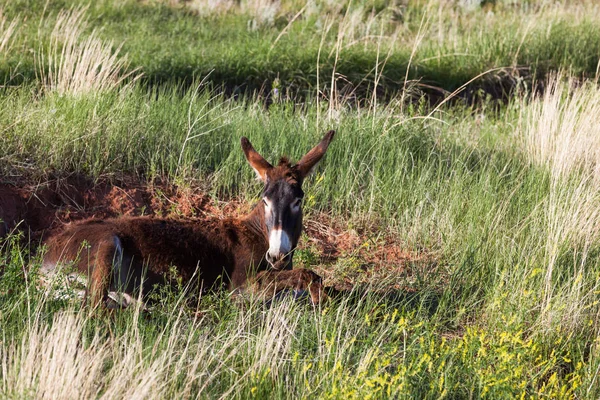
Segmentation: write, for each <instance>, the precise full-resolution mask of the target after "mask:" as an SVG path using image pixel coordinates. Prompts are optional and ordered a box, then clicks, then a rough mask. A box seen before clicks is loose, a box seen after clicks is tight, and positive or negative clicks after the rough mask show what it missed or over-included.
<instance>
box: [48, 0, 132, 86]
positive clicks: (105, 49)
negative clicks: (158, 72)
mask: <svg viewBox="0 0 600 400" xmlns="http://www.w3.org/2000/svg"><path fill="white" fill-rule="evenodd" d="M86 10H87V8H78V9H72V10H70V11H61V12H60V13H59V14H58V17H57V18H56V25H55V26H54V30H53V31H52V34H51V38H50V45H49V47H48V49H47V51H46V52H44V51H42V52H41V53H40V59H41V61H42V62H41V63H40V65H39V73H40V78H41V81H42V83H43V84H44V86H45V88H46V90H48V91H53V92H57V93H59V94H61V95H64V94H71V95H81V94H86V93H96V92H106V91H110V90H114V89H117V88H123V87H124V85H123V82H124V81H126V80H127V81H128V83H127V84H131V83H132V82H134V81H136V80H137V79H139V78H140V77H141V74H140V73H138V70H137V69H134V70H131V71H129V72H126V70H127V69H128V67H129V63H128V61H127V56H126V55H125V56H121V55H120V54H119V53H120V51H121V47H122V45H121V46H118V47H117V48H116V49H115V50H113V43H112V42H108V43H105V42H104V41H102V40H100V39H99V38H97V35H96V32H95V31H92V33H91V34H89V36H88V37H87V38H85V39H83V32H84V31H85V29H86V27H87V20H86Z"/></svg>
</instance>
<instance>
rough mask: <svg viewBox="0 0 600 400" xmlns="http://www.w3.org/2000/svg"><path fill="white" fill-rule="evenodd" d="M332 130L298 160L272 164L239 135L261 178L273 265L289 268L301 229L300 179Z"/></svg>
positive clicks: (318, 156)
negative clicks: (296, 161) (293, 162)
mask: <svg viewBox="0 0 600 400" xmlns="http://www.w3.org/2000/svg"><path fill="white" fill-rule="evenodd" d="M334 133H335V131H329V132H327V134H326V135H325V137H324V138H323V139H321V141H320V142H319V144H318V145H317V146H315V147H314V148H313V149H312V150H310V151H309V152H308V153H306V155H305V156H304V157H302V158H301V159H300V161H298V163H297V164H295V165H292V164H291V163H290V161H289V160H288V159H287V158H281V159H280V160H279V164H277V166H275V167H274V166H272V165H271V164H269V162H268V161H267V160H265V159H264V158H263V157H262V156H261V155H260V154H258V153H257V152H256V150H254V148H253V147H252V144H250V141H249V140H248V139H247V138H245V137H243V138H242V149H243V150H244V154H245V155H246V159H247V160H248V162H249V163H250V165H251V166H252V168H253V169H254V171H255V172H256V174H257V175H258V178H259V179H260V180H261V181H263V183H264V184H265V187H264V189H263V193H262V194H263V198H262V205H259V207H261V206H262V207H264V211H265V212H264V215H265V218H264V223H265V227H266V234H267V236H268V238H269V250H268V251H267V254H266V255H265V258H266V259H267V261H268V262H269V264H271V266H272V267H273V268H274V269H291V268H292V256H293V253H294V249H295V248H296V245H297V244H298V240H299V239H300V233H301V232H302V198H303V197H304V192H303V191H302V182H303V180H304V178H306V177H307V176H308V175H309V174H310V172H311V170H312V169H313V168H314V166H315V165H317V163H318V162H319V160H320V159H321V158H322V157H323V155H324V154H325V151H327V147H328V146H329V143H330V142H331V139H333V135H334Z"/></svg>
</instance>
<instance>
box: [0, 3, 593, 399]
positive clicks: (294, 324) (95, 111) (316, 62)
mask: <svg viewBox="0 0 600 400" xmlns="http://www.w3.org/2000/svg"><path fill="white" fill-rule="evenodd" d="M388 3H389V4H388ZM392 3H393V4H392ZM481 3H482V4H479V2H474V1H471V2H470V1H458V0H457V1H442V0H440V1H437V0H427V1H425V0H423V1H414V2H413V1H410V2H405V1H397V2H384V1H378V0H356V1H342V2H336V1H328V0H315V1H311V2H308V3H304V2H300V1H298V0H281V1H264V0H241V1H233V0H221V1H208V0H190V1H178V0H164V1H159V0H148V1H133V0H128V1H114V0H102V1H98V2H93V3H91V4H87V3H79V2H71V1H66V0H65V1H37V0H16V1H12V2H9V3H8V4H6V5H4V6H3V8H2V9H0V83H2V84H3V85H2V87H0V183H1V184H3V185H6V186H11V187H12V186H14V187H27V188H28V190H29V191H30V193H31V197H30V198H29V199H25V200H27V201H30V202H33V201H35V196H36V193H37V192H36V190H42V189H43V188H47V187H49V186H51V184H50V183H49V182H54V183H53V185H55V184H56V182H62V180H66V179H68V178H69V177H72V176H83V177H85V179H88V180H90V181H91V182H95V183H98V184H100V183H103V184H105V183H106V182H108V183H109V184H113V183H114V184H120V183H122V182H124V181H127V182H131V181H135V182H137V184H141V185H149V186H152V185H154V184H155V182H158V181H160V182H166V183H167V184H169V185H174V186H176V187H177V188H178V189H177V190H178V191H180V192H182V193H185V192H186V191H190V190H200V191H202V193H205V194H206V195H207V196H208V197H209V198H210V201H212V202H214V204H217V208H219V207H220V208H221V209H223V208H226V205H224V204H226V203H223V202H230V201H231V202H232V203H235V204H238V205H239V206H238V207H239V209H242V210H244V209H248V208H249V205H250V204H252V203H254V202H256V201H257V200H258V196H259V192H260V185H259V184H258V183H256V181H255V180H254V176H253V175H254V173H253V171H252V170H251V168H249V166H248V165H247V163H246V160H245V159H244V157H243V153H242V151H241V148H240V146H239V139H240V137H241V136H247V137H249V138H250V140H251V141H252V143H253V144H254V145H255V147H256V148H257V150H258V151H259V152H260V153H261V154H263V155H264V156H265V157H266V158H267V159H269V160H272V161H274V160H275V159H276V158H277V157H279V156H280V155H283V154H285V155H289V156H290V157H291V158H293V159H298V157H300V156H302V155H303V154H304V153H305V152H306V151H307V150H308V149H309V148H310V147H312V146H313V145H314V144H315V143H316V142H317V141H318V140H319V138H320V137H321V136H322V134H323V133H324V132H325V131H327V130H329V129H335V130H336V131H337V135H336V138H335V139H334V141H333V142H332V144H331V146H330V148H329V151H328V153H327V155H326V156H325V158H324V160H323V161H322V162H321V164H320V166H319V168H318V169H317V171H316V172H315V174H314V175H313V176H312V177H311V178H310V179H309V180H308V181H307V182H306V183H305V188H304V190H305V192H306V194H307V197H306V200H305V203H304V204H305V213H306V219H307V221H306V224H307V227H309V226H310V227H312V229H307V234H305V235H303V238H302V244H301V248H300V249H299V251H298V252H297V253H296V257H295V265H298V266H303V267H306V268H311V269H315V270H316V271H317V272H319V273H320V274H321V275H323V276H324V277H325V283H326V284H327V283H329V284H331V285H334V284H339V283H340V282H345V284H346V289H345V291H344V292H343V294H342V295H340V296H339V297H336V298H335V299H333V300H332V301H330V302H329V303H326V304H324V305H322V306H319V307H313V306H311V305H309V304H305V303H303V302H295V301H293V300H292V299H283V300H280V301H278V302H274V303H273V304H271V305H265V304H263V303H262V302H260V301H259V300H257V299H247V300H245V301H243V302H242V303H238V302H236V301H235V300H233V299H232V298H230V296H229V294H228V293H215V294H209V295H206V296H204V297H203V298H202V299H201V301H200V302H199V304H198V305H194V306H193V307H192V306H190V305H188V304H187V302H186V301H185V296H183V295H182V294H181V293H171V292H169V293H164V295H163V296H162V297H161V301H160V302H159V303H158V305H156V306H155V307H154V309H153V310H152V311H151V312H150V313H147V312H143V311H141V310H139V309H128V310H124V311H122V312H119V313H116V314H114V315H98V314H97V313H91V312H90V310H87V309H85V308H84V309H81V307H80V305H79V303H77V302H75V301H72V302H70V301H66V300H64V301H58V300H55V299H54V298H53V297H52V296H49V295H48V294H47V293H45V292H44V291H42V290H40V289H39V288H38V285H37V280H36V269H37V268H38V267H39V264H40V251H39V246H38V245H39V234H40V232H32V231H31V230H29V229H28V228H27V226H26V224H25V223H22V224H20V225H18V226H17V227H16V228H15V229H12V230H11V231H10V232H9V234H8V235H6V236H5V237H4V238H1V239H0V268H1V269H2V273H1V274H0V398H8V399H21V398H48V399H50V398H52V399H58V398H68V399H71V398H86V399H87V398H243V399H245V398H286V399H287V398H333V399H338V398H340V399H341V398H344V399H347V398H361V399H363V398H365V399H366V398H442V397H445V398H452V399H456V398H492V399H498V398H515V397H518V398H589V399H595V398H598V397H600V382H599V378H598V373H599V372H600V342H599V340H598V338H599V337H600V336H599V330H600V320H599V314H600V190H599V189H600V178H599V176H600V175H599V172H600V127H599V125H598V123H597V118H598V115H600V88H599V87H598V84H597V81H598V77H599V67H600V6H598V5H597V4H596V3H595V2H593V1H585V0H579V1H576V0H572V1H564V2H546V1H542V0H540V1H534V0H531V1H522V2H517V1H508V0H506V1H503V0H497V1H482V2H481ZM198 188H199V189H198ZM1 193H2V192H0V195H1ZM0 200H1V199H0ZM1 204H2V203H1V202H0V205H1ZM173 207H174V210H175V211H174V213H175V214H177V207H176V205H173ZM2 211H3V210H2V209H1V207H0V212H2ZM135 212H136V213H140V210H137V211H135ZM142 212H143V210H142ZM0 217H2V214H0ZM315 226H317V227H319V228H318V229H321V230H325V231H327V232H329V231H328V229H330V228H331V227H335V232H334V233H335V235H337V236H336V237H337V238H338V239H337V240H338V242H336V243H337V244H338V245H339V249H337V250H338V251H337V253H336V257H334V258H327V257H324V254H323V251H322V248H320V247H319V241H317V240H316V239H315V235H316V233H315V229H316V228H314V227H315ZM318 229H317V230H318ZM331 229H333V228H331ZM0 232H1V231H0ZM328 234H331V232H329V233H328ZM346 237H351V238H352V240H354V247H351V248H350V249H348V248H345V247H344V243H342V241H343V240H344V238H346ZM392 246H393V249H396V250H398V252H401V253H402V262H399V261H398V259H397V257H395V256H394V255H393V254H395V253H392V252H391V250H390V248H391V247H392ZM381 254H387V256H385V257H384V256H380V255H381Z"/></svg>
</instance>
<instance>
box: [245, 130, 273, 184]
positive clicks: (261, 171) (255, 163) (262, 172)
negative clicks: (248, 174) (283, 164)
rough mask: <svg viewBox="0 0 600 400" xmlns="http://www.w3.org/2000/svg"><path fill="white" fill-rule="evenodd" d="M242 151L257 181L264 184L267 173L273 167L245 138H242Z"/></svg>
mask: <svg viewBox="0 0 600 400" xmlns="http://www.w3.org/2000/svg"><path fill="white" fill-rule="evenodd" d="M242 150H244V154H245V155H246V160H248V163H249V164H250V166H252V168H253V169H254V172H256V175H257V176H258V179H260V180H261V181H263V182H265V183H266V182H267V171H269V170H270V169H271V168H273V166H272V165H271V164H269V162H268V161H267V160H265V159H264V158H263V156H261V155H260V154H258V152H257V151H256V150H254V147H252V143H250V141H249V140H248V138H247V137H243V138H242Z"/></svg>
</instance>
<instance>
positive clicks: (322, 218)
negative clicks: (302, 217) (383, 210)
mask: <svg viewBox="0 0 600 400" xmlns="http://www.w3.org/2000/svg"><path fill="white" fill-rule="evenodd" d="M304 228H305V229H304V230H305V232H306V234H307V236H308V243H300V246H299V248H300V249H302V248H304V249H309V250H310V249H313V250H314V251H315V252H316V253H317V254H318V255H319V257H320V261H321V263H320V264H321V265H320V266H319V267H317V272H318V273H319V274H320V275H322V276H323V279H324V282H325V285H326V286H333V287H335V289H337V290H342V291H343V290H350V289H351V288H352V287H354V286H356V285H359V284H370V283H373V282H378V283H379V284H380V286H381V288H380V289H383V290H404V291H406V290H411V287H412V285H411V283H413V282H414V280H415V279H414V278H415V275H417V274H419V275H423V274H428V273H429V272H431V271H433V270H434V269H435V270H437V268H436V267H437V256H436V255H435V254H434V253H433V252H430V251H427V250H425V249H419V250H410V248H409V246H407V245H406V244H405V243H403V242H402V241H400V240H399V239H398V238H397V236H395V235H393V234H391V233H389V232H382V231H381V230H379V229H377V228H376V227H367V228H362V229H360V230H358V231H357V230H354V229H348V228H347V227H344V226H343V225H342V224H341V221H336V220H334V219H332V218H331V217H329V216H328V215H327V214H320V215H318V216H316V217H314V218H312V219H308V220H307V221H306V222H305V224H304Z"/></svg>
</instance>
